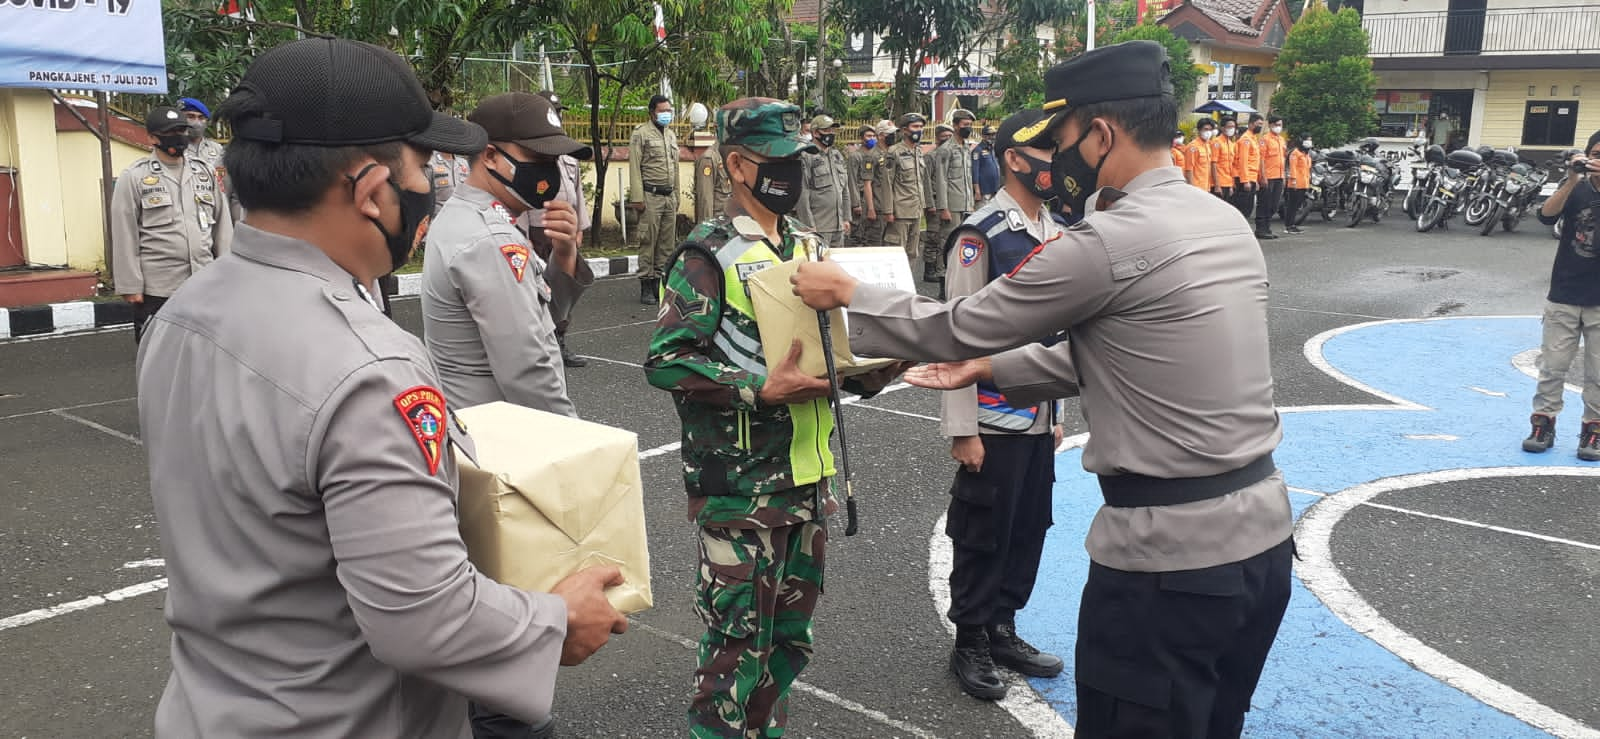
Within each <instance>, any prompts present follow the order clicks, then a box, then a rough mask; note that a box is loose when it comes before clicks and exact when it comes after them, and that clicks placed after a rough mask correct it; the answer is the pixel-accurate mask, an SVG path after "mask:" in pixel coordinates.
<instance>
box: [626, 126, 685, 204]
mask: <svg viewBox="0 0 1600 739" xmlns="http://www.w3.org/2000/svg"><path fill="white" fill-rule="evenodd" d="M645 185H649V186H651V187H668V188H672V190H673V191H674V192H676V191H677V189H678V135H677V134H675V133H673V132H672V128H671V127H670V126H668V127H666V128H658V127H656V124H654V123H652V122H650V121H645V122H644V123H641V124H639V125H637V126H634V127H633V135H632V136H629V137H628V202H630V203H642V202H644V186H645Z"/></svg>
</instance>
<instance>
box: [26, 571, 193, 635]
mask: <svg viewBox="0 0 1600 739" xmlns="http://www.w3.org/2000/svg"><path fill="white" fill-rule="evenodd" d="M166 588H167V578H164V577H163V578H161V579H159V580H151V581H149V582H142V583H139V584H138V585H129V586H128V587H125V588H120V589H118V590H113V591H111V592H109V593H106V594H105V595H91V596H89V597H87V598H83V599H81V600H74V601H69V602H67V603H61V604H58V605H53V606H50V607H49V608H40V609H38V610H35V611H28V612H27V613H19V614H17V615H15V616H7V617H5V618H0V631H5V630H6V629H14V628H17V627H18V626H27V625H29V624H36V623H39V622H40V621H47V620H49V619H52V618H55V617H56V616H65V615H67V614H69V613H76V612H78V611H83V610H87V609H90V608H94V607H95V606H103V605H105V604H107V603H115V602H117V601H119V600H127V599H129V598H135V597H138V596H141V595H147V594H149V593H154V592H157V591H160V590H165V589H166Z"/></svg>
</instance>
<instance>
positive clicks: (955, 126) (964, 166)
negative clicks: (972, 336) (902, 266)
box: [922, 108, 975, 282]
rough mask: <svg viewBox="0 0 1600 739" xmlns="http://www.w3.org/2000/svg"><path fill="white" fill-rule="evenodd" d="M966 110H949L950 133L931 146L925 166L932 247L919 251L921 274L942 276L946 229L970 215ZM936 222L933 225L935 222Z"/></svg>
mask: <svg viewBox="0 0 1600 739" xmlns="http://www.w3.org/2000/svg"><path fill="white" fill-rule="evenodd" d="M974 120H975V118H974V117H973V115H972V113H971V112H970V111H967V110H964V109H961V108H957V109H956V110H955V111H953V112H952V113H951V114H950V123H951V128H952V135H951V136H950V138H948V139H946V140H944V141H941V142H939V148H937V149H934V150H933V156H932V164H931V166H929V167H928V172H929V173H930V174H929V177H930V178H931V180H932V186H933V187H932V189H933V215H932V217H933V219H934V220H933V221H932V222H930V223H929V224H928V227H929V231H931V232H933V240H934V242H936V243H935V248H934V249H932V250H931V251H928V250H925V251H923V254H922V264H923V277H924V279H928V280H932V281H935V282H937V281H941V280H943V279H944V272H945V263H944V247H945V242H946V241H948V240H949V239H950V233H951V232H952V231H954V230H955V229H956V227H957V226H960V225H961V222H962V221H965V220H966V219H967V216H970V215H972V145H971V143H970V142H971V140H972V123H973V121H974ZM935 224H937V226H935Z"/></svg>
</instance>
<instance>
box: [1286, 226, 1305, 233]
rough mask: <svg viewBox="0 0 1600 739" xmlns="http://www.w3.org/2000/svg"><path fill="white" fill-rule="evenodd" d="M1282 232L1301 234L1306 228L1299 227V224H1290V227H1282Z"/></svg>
mask: <svg viewBox="0 0 1600 739" xmlns="http://www.w3.org/2000/svg"><path fill="white" fill-rule="evenodd" d="M1284 232H1285V233H1292V234H1303V233H1305V232H1306V230H1305V229H1303V228H1301V227H1299V226H1290V227H1288V228H1286V229H1284Z"/></svg>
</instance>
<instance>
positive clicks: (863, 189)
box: [845, 123, 883, 246]
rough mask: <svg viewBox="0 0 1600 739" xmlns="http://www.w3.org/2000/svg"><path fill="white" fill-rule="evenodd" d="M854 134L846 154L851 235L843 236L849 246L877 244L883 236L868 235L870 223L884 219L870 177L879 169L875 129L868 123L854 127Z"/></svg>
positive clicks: (875, 223) (880, 223) (871, 224)
mask: <svg viewBox="0 0 1600 739" xmlns="http://www.w3.org/2000/svg"><path fill="white" fill-rule="evenodd" d="M856 135H857V136H859V137H860V141H859V142H857V143H856V145H855V146H854V147H852V148H851V149H850V155H849V156H848V157H847V158H848V160H849V162H850V191H851V192H852V193H854V194H855V207H853V208H851V209H850V238H848V239H845V243H846V244H849V245H851V246H861V245H864V244H877V243H878V241H879V240H880V239H882V238H883V237H882V236H872V235H871V231H872V227H873V226H874V225H882V223H883V222H882V221H880V220H878V209H877V207H875V206H874V205H873V203H872V178H873V175H875V174H877V171H878V166H877V162H878V154H879V152H878V131H877V130H876V129H874V128H873V127H872V124H870V123H869V124H866V125H863V126H862V127H861V128H860V129H859V130H858V131H856Z"/></svg>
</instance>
